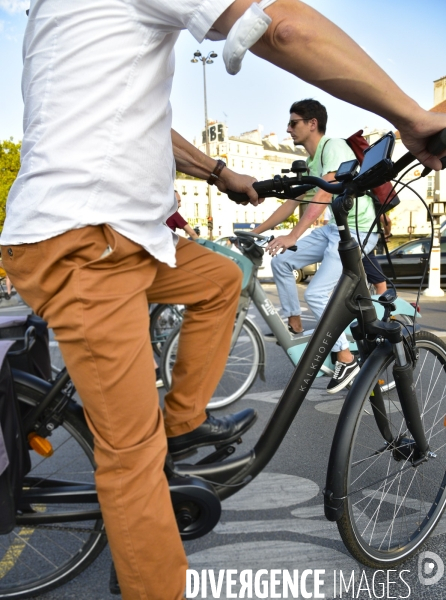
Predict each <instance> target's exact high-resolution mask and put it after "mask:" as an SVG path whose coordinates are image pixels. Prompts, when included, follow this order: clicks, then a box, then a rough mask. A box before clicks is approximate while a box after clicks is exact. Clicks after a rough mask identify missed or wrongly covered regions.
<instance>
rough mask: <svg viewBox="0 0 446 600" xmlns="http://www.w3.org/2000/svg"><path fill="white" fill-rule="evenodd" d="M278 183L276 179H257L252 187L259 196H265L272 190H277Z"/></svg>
mask: <svg viewBox="0 0 446 600" xmlns="http://www.w3.org/2000/svg"><path fill="white" fill-rule="evenodd" d="M276 186H277V184H276V182H275V181H274V179H265V181H256V182H255V183H253V184H252V187H253V188H254V189H255V191H256V192H257V195H258V196H259V198H264V197H265V196H267V195H268V194H271V192H274V191H275V188H276Z"/></svg>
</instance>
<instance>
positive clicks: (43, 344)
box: [0, 315, 51, 380]
mask: <svg viewBox="0 0 446 600" xmlns="http://www.w3.org/2000/svg"><path fill="white" fill-rule="evenodd" d="M30 327H32V328H33V331H32V338H33V340H32V341H33V343H32V344H31V343H30V338H31V331H30V330H29V328H30ZM27 332H28V333H27ZM0 338H1V339H8V340H13V342H14V343H13V345H12V347H11V349H10V354H9V357H8V359H9V364H10V365H11V367H12V368H13V369H19V370H20V371H26V372H27V373H31V375H35V376H36V377H40V378H41V379H45V380H49V379H51V357H50V348H49V338H48V327H47V324H46V322H45V321H44V320H43V319H41V318H40V317H38V316H37V315H29V316H21V317H0Z"/></svg>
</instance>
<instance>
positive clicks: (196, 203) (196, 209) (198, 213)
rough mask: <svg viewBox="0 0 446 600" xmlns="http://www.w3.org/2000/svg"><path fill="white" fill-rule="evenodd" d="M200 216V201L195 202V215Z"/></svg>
mask: <svg viewBox="0 0 446 600" xmlns="http://www.w3.org/2000/svg"><path fill="white" fill-rule="evenodd" d="M199 216H200V205H199V204H198V202H195V203H194V217H199Z"/></svg>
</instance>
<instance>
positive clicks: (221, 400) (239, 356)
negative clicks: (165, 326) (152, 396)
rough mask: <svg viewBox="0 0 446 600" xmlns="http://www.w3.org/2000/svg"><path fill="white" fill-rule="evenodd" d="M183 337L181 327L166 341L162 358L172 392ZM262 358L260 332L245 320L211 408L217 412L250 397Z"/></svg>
mask: <svg viewBox="0 0 446 600" xmlns="http://www.w3.org/2000/svg"><path fill="white" fill-rule="evenodd" d="M179 334H180V327H177V328H176V329H175V330H174V331H173V332H172V334H171V335H170V337H169V338H168V340H167V341H166V343H165V345H164V348H163V353H162V356H161V363H160V365H161V376H162V378H163V382H164V386H165V388H166V389H167V390H168V389H170V385H171V382H172V369H173V365H174V364H175V359H176V352H177V347H178V338H179ZM262 355H263V352H262V341H261V339H259V333H258V331H257V328H256V327H255V326H254V325H253V324H252V323H251V321H250V320H249V319H245V321H244V322H243V326H242V329H241V331H240V335H239V337H238V339H237V341H236V343H235V345H234V348H233V349H232V350H231V353H230V355H229V357H228V360H227V362H226V366H225V370H224V373H223V375H222V377H221V379H220V381H219V383H218V386H217V389H216V390H215V392H214V394H213V396H212V398H211V399H210V401H209V404H208V405H207V408H209V409H217V408H222V407H223V406H228V404H232V403H233V402H236V401H237V400H238V399H239V398H241V397H242V396H243V395H244V394H246V392H247V391H248V390H249V389H250V388H251V386H252V384H253V383H254V381H255V380H256V378H257V375H258V373H259V370H260V367H261V357H262Z"/></svg>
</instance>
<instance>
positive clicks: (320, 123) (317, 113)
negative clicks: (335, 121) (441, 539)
mask: <svg viewBox="0 0 446 600" xmlns="http://www.w3.org/2000/svg"><path fill="white" fill-rule="evenodd" d="M290 113H295V114H296V115H299V116H300V117H302V119H308V120H310V119H317V130H318V131H319V133H325V131H326V129H327V119H328V115H327V109H326V108H325V106H323V105H322V104H321V103H320V102H318V101H317V100H314V99H313V98H306V99H305V100H299V102H294V104H292V105H291V108H290Z"/></svg>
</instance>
